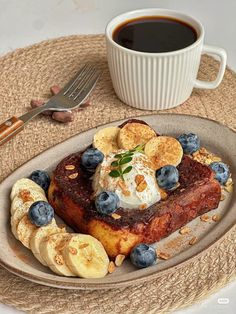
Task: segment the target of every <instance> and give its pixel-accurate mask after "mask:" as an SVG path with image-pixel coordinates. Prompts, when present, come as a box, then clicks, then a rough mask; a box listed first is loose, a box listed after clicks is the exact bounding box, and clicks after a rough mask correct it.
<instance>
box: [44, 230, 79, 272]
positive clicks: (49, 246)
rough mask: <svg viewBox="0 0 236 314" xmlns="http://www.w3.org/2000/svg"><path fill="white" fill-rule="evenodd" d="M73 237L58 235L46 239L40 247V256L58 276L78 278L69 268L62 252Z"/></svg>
mask: <svg viewBox="0 0 236 314" xmlns="http://www.w3.org/2000/svg"><path fill="white" fill-rule="evenodd" d="M71 237H72V234H69V233H56V234H52V235H50V236H48V237H46V239H45V240H43V241H41V243H40V245H39V252H40V256H41V257H42V258H43V260H44V261H45V262H46V264H47V266H48V267H49V268H50V269H51V270H52V271H53V272H54V273H56V274H58V275H62V276H76V275H75V274H74V272H72V271H71V270H70V269H69V268H68V266H67V265H66V262H65V260H64V257H63V255H62V250H63V248H64V246H65V245H66V243H67V242H68V241H69V240H70V238H71Z"/></svg>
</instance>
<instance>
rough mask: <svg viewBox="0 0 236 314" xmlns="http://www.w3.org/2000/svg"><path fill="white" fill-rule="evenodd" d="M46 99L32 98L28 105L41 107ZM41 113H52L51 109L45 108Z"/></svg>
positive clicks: (46, 114)
mask: <svg viewBox="0 0 236 314" xmlns="http://www.w3.org/2000/svg"><path fill="white" fill-rule="evenodd" d="M45 102H46V101H44V100H41V99H39V100H36V99H32V100H31V102H30V106H31V108H38V107H41V106H43V105H44V104H45ZM42 114H43V115H45V116H51V115H52V111H51V110H45V111H43V112H42Z"/></svg>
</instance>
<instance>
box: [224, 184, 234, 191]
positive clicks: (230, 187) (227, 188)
mask: <svg viewBox="0 0 236 314" xmlns="http://www.w3.org/2000/svg"><path fill="white" fill-rule="evenodd" d="M224 190H225V191H227V192H228V193H231V192H232V191H233V184H230V185H226V186H225V187H224Z"/></svg>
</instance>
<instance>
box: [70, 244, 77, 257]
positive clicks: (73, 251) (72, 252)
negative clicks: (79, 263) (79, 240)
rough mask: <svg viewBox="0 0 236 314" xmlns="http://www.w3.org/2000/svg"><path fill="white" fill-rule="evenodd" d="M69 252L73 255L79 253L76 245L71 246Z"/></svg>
mask: <svg viewBox="0 0 236 314" xmlns="http://www.w3.org/2000/svg"><path fill="white" fill-rule="evenodd" d="M69 252H70V253H71V254H72V255H76V254H77V253H78V251H77V250H76V249H75V248H74V247H71V246H69Z"/></svg>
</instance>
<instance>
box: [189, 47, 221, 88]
mask: <svg viewBox="0 0 236 314" xmlns="http://www.w3.org/2000/svg"><path fill="white" fill-rule="evenodd" d="M202 53H209V54H213V55H217V56H219V57H220V68H219V72H218V74H217V77H216V79H215V80H214V81H211V82H204V81H200V80H196V81H195V83H194V87H195V88H204V89H214V88H216V87H218V86H219V84H220V83H221V81H222V79H223V76H224V73H225V67H226V60H227V54H226V51H225V50H224V49H222V48H218V47H214V46H208V45H204V46H203V49H202Z"/></svg>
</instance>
